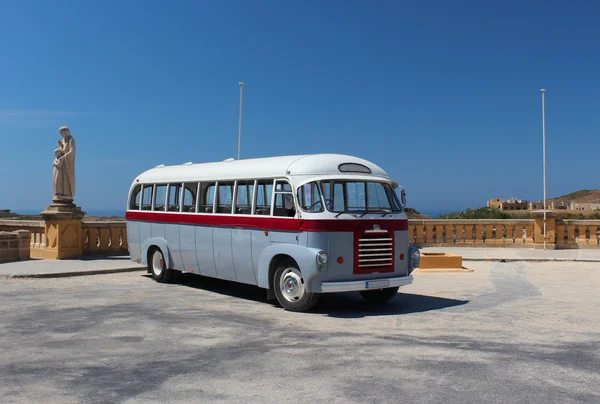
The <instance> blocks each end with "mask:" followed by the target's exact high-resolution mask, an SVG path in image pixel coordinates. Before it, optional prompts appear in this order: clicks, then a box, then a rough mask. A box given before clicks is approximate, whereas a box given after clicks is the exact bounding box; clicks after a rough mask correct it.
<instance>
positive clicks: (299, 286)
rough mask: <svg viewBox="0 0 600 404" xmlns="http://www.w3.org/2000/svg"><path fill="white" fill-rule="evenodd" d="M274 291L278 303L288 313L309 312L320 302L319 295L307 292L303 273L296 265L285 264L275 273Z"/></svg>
mask: <svg viewBox="0 0 600 404" xmlns="http://www.w3.org/2000/svg"><path fill="white" fill-rule="evenodd" d="M273 289H274V290H275V297H276V298H277V301H278V302H279V304H280V305H281V307H283V308H284V309H285V310H288V311H296V312H302V311H308V310H310V309H312V308H313V307H314V306H315V304H317V302H318V301H319V295H318V294H317V293H309V292H307V291H306V287H305V284H304V279H303V278H302V273H301V272H300V269H299V268H298V265H296V263H289V262H288V263H284V264H282V265H280V266H279V267H278V268H277V270H276V271H275V276H274V277H273Z"/></svg>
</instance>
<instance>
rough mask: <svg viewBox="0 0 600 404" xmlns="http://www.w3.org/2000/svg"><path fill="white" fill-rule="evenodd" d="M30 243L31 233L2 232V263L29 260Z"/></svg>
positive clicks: (0, 259)
mask: <svg viewBox="0 0 600 404" xmlns="http://www.w3.org/2000/svg"><path fill="white" fill-rule="evenodd" d="M30 243H31V233H30V232H29V231H27V230H17V231H14V232H5V231H3V232H0V262H10V261H26V260H28V259H29V258H30V251H31V247H30Z"/></svg>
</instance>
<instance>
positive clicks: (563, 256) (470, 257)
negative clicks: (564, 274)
mask: <svg viewBox="0 0 600 404" xmlns="http://www.w3.org/2000/svg"><path fill="white" fill-rule="evenodd" d="M421 251H422V252H447V253H451V254H457V255H460V256H462V258H463V261H505V262H513V261H530V262H535V261H542V262H543V261H573V262H600V249H589V250H581V249H574V250H546V251H544V250H537V249H533V248H485V247H425V248H421Z"/></svg>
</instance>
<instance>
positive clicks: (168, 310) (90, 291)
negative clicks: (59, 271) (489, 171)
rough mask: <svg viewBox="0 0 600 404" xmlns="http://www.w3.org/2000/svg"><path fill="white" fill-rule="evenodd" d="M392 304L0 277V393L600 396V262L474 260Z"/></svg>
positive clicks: (271, 397)
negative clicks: (295, 309)
mask: <svg viewBox="0 0 600 404" xmlns="http://www.w3.org/2000/svg"><path fill="white" fill-rule="evenodd" d="M469 266H470V267H472V268H473V269H474V270H475V272H471V273H462V274H458V273H453V274H417V275H416V276H415V281H414V283H413V284H411V285H409V286H406V287H403V288H401V290H400V293H399V294H398V296H396V297H395V298H394V299H392V301H391V302H390V303H389V304H384V305H375V304H370V303H368V302H366V301H364V300H363V299H361V297H360V295H359V294H358V293H343V294H334V295H326V296H324V297H323V298H322V300H321V302H320V303H319V304H318V305H317V307H315V310H314V311H313V312H310V313H292V312H287V311H284V310H282V309H281V308H279V307H278V306H276V305H275V304H274V303H273V302H265V299H264V296H265V293H264V291H262V290H261V289H258V288H256V287H251V286H247V285H241V284H235V283H233V282H224V281H219V280H215V279H209V278H203V277H199V276H195V275H188V276H183V277H181V279H180V280H179V281H178V282H175V283H171V284H159V283H157V282H155V281H153V280H152V278H151V277H150V276H149V275H148V274H146V273H144V272H131V273H121V274H109V275H104V276H80V277H68V278H56V279H11V278H4V279H0V318H1V319H2V321H0V352H2V355H0V380H1V382H0V402H2V403H3V404H8V403H39V402H43V403H90V404H91V403H123V404H137V403H140V404H142V403H143V404H150V403H202V404H210V403H234V404H235V403H244V404H247V403H257V404H258V403H260V404H271V403H273V404H279V403H282V402H294V403H302V404H303V403H311V404H320V403H328V404H364V403H382V404H383V403H386V404H387V403H390V404H391V403H393V404H396V403H407V404H410V403H418V404H429V403H432V404H433V403H447V404H464V403H527V404H554V403H557V404H567V403H569V404H570V403H573V404H574V403H590V404H591V403H594V404H597V403H599V402H600V365H599V364H600V330H599V328H598V324H600V311H599V310H598V307H600V294H598V289H599V288H600V271H598V270H597V269H598V264H595V263H585V262H543V263H542V262H540V263H536V262H531V263H530V262H518V263H517V262H511V263H500V262H471V263H470V264H469Z"/></svg>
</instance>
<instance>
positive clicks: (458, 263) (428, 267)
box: [415, 252, 473, 272]
mask: <svg viewBox="0 0 600 404" xmlns="http://www.w3.org/2000/svg"><path fill="white" fill-rule="evenodd" d="M415 272H473V271H472V270H470V269H466V268H463V266H462V256H460V255H456V254H450V253H445V252H439V253H434V252H422V253H421V262H420V265H419V268H417V269H415Z"/></svg>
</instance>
